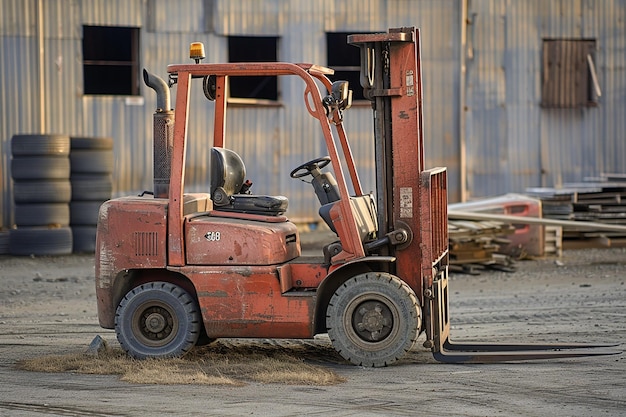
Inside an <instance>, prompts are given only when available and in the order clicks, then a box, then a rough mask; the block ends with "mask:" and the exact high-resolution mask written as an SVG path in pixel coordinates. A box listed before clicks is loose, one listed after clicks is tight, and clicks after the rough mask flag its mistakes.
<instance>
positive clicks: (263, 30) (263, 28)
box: [213, 0, 288, 36]
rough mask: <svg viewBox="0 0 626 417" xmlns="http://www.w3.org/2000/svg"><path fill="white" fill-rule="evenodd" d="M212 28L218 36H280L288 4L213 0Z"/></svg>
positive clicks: (271, 0) (279, 1) (267, 1)
mask: <svg viewBox="0 0 626 417" xmlns="http://www.w3.org/2000/svg"><path fill="white" fill-rule="evenodd" d="M214 7H215V13H213V18H214V22H213V27H214V28H215V33H217V34H220V35H265V36H280V35H281V34H282V33H283V30H282V27H283V15H284V13H285V11H286V8H287V7H288V2H285V1H281V0H265V1H258V0H215V2H214Z"/></svg>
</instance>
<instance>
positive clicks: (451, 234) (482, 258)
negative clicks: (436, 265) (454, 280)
mask: <svg viewBox="0 0 626 417" xmlns="http://www.w3.org/2000/svg"><path fill="white" fill-rule="evenodd" d="M514 232H515V228H514V227H513V226H511V225H508V224H504V223H499V222H493V221H469V220H448V240H449V248H450V271H452V272H462V273H468V274H478V273H479V272H480V270H483V269H499V270H504V271H509V272H512V271H514V270H515V268H514V266H513V259H512V257H511V256H509V255H505V254H501V253H498V251H499V249H500V246H501V245H506V244H508V243H509V241H508V240H506V239H504V238H502V236H504V235H508V234H512V233H514Z"/></svg>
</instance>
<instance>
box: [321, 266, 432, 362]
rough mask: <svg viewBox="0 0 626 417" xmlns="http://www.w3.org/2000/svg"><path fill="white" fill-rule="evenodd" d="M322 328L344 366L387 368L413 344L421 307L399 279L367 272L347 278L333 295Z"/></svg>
mask: <svg viewBox="0 0 626 417" xmlns="http://www.w3.org/2000/svg"><path fill="white" fill-rule="evenodd" d="M326 327H327V329H328V336H329V337H330V340H331V342H332V344H333V347H334V348H335V350H336V351H337V352H339V354H340V355H341V356H343V357H344V358H345V359H347V360H348V361H350V362H352V363H353V364H355V365H360V366H366V367H381V366H387V365H390V364H392V363H393V362H395V361H397V360H398V359H400V358H401V357H402V356H404V355H405V354H406V352H408V351H409V350H410V349H411V348H412V347H413V345H414V344H415V341H416V340H417V337H418V335H419V330H420V327H421V308H420V306H419V304H418V302H417V297H416V296H415V293H414V292H413V290H412V289H411V288H410V287H409V286H408V285H407V284H406V283H404V282H403V281H402V280H401V279H399V278H398V277H396V276H393V275H391V274H387V273H375V272H370V273H365V274H360V275H356V276H354V277H352V278H350V279H349V280H348V281H346V282H345V283H344V284H343V285H341V286H340V287H339V288H338V289H337V290H336V291H335V293H334V294H333V296H332V297H331V300H330V303H329V305H328V308H327V310H326Z"/></svg>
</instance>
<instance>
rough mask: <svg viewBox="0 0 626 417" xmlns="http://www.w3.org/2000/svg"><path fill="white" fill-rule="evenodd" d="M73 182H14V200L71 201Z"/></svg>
mask: <svg viewBox="0 0 626 417" xmlns="http://www.w3.org/2000/svg"><path fill="white" fill-rule="evenodd" d="M71 199H72V184H71V183H70V181H69V180H33V181H15V182H14V183H13V201H14V202H15V203H17V204H23V203H69V202H70V200H71Z"/></svg>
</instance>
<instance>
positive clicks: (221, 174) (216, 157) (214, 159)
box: [210, 148, 246, 206]
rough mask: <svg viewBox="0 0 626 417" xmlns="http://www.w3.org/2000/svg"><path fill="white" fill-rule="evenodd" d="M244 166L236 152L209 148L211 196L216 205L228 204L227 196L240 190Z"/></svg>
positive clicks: (244, 170)
mask: <svg viewBox="0 0 626 417" xmlns="http://www.w3.org/2000/svg"><path fill="white" fill-rule="evenodd" d="M245 178H246V166H245V165H244V163H243V161H242V160H241V157H240V156H239V155H237V153H236V152H234V151H231V150H230V149H225V148H211V189H210V193H211V198H212V199H213V203H214V204H215V205H216V206H221V205H227V204H229V202H230V201H229V198H230V197H231V196H232V195H233V194H237V193H239V192H240V191H241V187H243V184H244V181H245Z"/></svg>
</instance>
